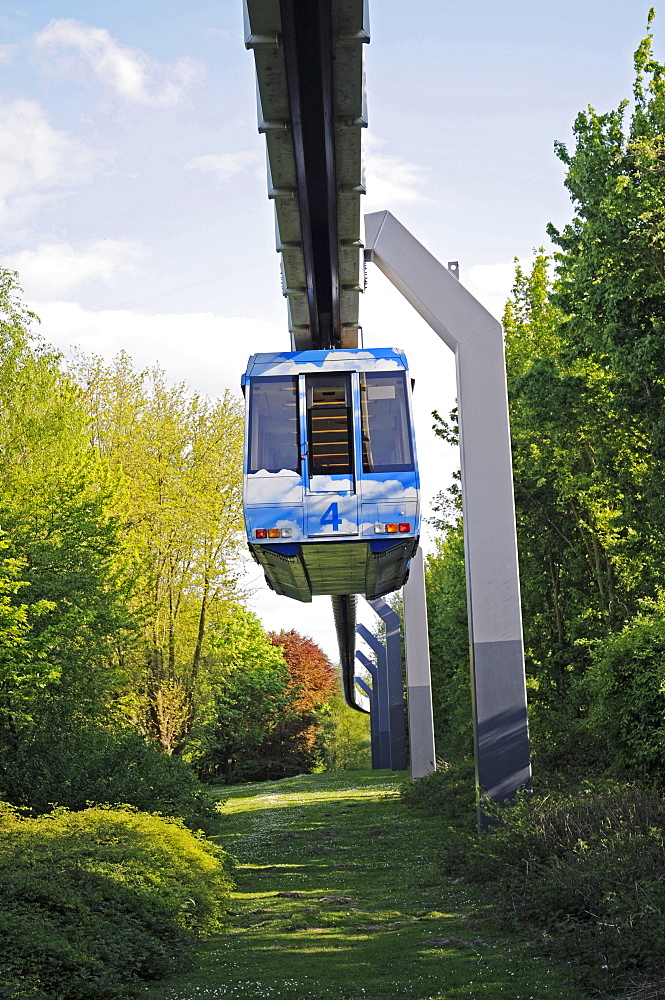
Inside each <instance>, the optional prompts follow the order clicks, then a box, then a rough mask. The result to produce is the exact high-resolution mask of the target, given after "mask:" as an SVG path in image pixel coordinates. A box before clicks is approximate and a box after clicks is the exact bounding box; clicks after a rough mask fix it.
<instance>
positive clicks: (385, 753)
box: [356, 625, 390, 770]
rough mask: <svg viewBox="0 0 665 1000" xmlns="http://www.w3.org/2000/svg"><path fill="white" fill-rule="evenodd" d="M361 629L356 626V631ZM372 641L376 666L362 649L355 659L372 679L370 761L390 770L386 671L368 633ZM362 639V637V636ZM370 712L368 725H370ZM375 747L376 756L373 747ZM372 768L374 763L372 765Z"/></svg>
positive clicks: (379, 652)
mask: <svg viewBox="0 0 665 1000" xmlns="http://www.w3.org/2000/svg"><path fill="white" fill-rule="evenodd" d="M361 628H363V626H362V625H358V631H359V630H360V629H361ZM368 634H369V635H370V636H371V638H372V640H373V641H374V642H376V643H377V645H378V646H379V650H378V651H376V658H377V661H378V662H377V665H376V666H375V665H374V664H373V663H372V661H371V660H370V659H369V657H368V656H365V654H364V653H363V651H362V649H357V650H356V659H357V660H358V661H359V662H360V663H362V665H363V667H364V668H365V669H366V670H367V671H368V672H369V674H370V676H371V678H372V689H373V691H374V694H373V700H372V708H375V709H376V729H375V730H374V733H375V737H376V743H375V744H374V743H373V744H372V761H374V758H376V761H377V764H376V766H377V767H378V769H379V770H384V769H385V770H390V717H389V715H388V686H387V684H386V671H385V666H384V664H383V663H382V653H383V646H382V645H381V643H380V642H378V640H375V639H374V636H373V635H371V633H368ZM363 638H364V636H363ZM371 715H372V713H371V711H370V724H371ZM375 745H376V748H377V750H376V754H375V753H374V746H375ZM372 767H374V763H372Z"/></svg>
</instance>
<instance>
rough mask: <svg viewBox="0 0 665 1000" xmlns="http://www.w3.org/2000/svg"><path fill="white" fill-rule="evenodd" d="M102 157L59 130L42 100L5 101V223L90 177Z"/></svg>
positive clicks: (1, 113)
mask: <svg viewBox="0 0 665 1000" xmlns="http://www.w3.org/2000/svg"><path fill="white" fill-rule="evenodd" d="M96 159H97V156H96V154H95V153H93V152H92V151H91V150H89V149H87V148H86V147H85V146H84V145H83V143H81V142H79V141H78V140H76V139H73V138H72V137H71V136H69V135H68V134H67V132H62V131H58V130H57V129H54V128H53V127H52V126H51V125H50V124H49V122H48V121H47V119H46V116H45V115H44V112H43V110H42V108H41V107H40V105H39V104H38V103H37V102H36V101H29V100H24V99H19V100H12V101H8V100H3V99H2V98H1V97H0V221H3V222H7V221H9V222H15V221H17V220H19V219H22V218H25V216H27V215H29V214H30V213H31V212H33V211H34V210H35V209H36V208H38V207H39V205H40V204H42V203H43V202H45V201H49V200H51V199H52V198H53V196H54V189H57V188H66V187H71V186H72V185H75V184H80V183H82V182H84V181H87V180H89V179H90V177H91V175H92V169H93V167H94V165H95V162H96Z"/></svg>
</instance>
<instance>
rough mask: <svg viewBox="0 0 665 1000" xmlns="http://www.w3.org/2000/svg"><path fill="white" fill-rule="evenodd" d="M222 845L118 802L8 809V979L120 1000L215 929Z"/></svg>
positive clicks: (83, 999)
mask: <svg viewBox="0 0 665 1000" xmlns="http://www.w3.org/2000/svg"><path fill="white" fill-rule="evenodd" d="M230 888H231V886H230V880H229V877H228V875H227V874H226V873H225V870H224V863H223V855H222V853H221V851H219V850H218V849H216V848H214V847H212V846H211V845H210V844H209V843H208V842H206V841H205V840H203V839H201V838H199V837H196V836H195V835H194V834H192V833H191V832H190V831H188V830H186V829H185V828H184V827H183V826H182V825H180V824H179V823H178V822H177V821H176V820H167V819H164V818H162V817H160V816H151V815H147V814H144V813H134V812H132V811H129V810H120V809H99V808H96V809H86V810H84V811H82V812H78V813H72V812H68V811H67V810H64V809H59V810H57V811H56V812H55V813H52V814H51V815H49V816H42V817H40V818H39V819H21V818H19V816H18V815H17V814H16V813H13V812H12V811H11V810H5V811H4V812H3V813H2V814H1V815H0V897H1V898H2V901H3V906H2V911H1V912H0V976H1V981H2V984H3V986H4V987H5V989H9V988H10V987H12V986H13V985H14V984H16V989H15V992H14V993H13V994H12V993H11V992H10V993H9V994H7V993H5V995H9V996H12V995H13V996H14V997H17V998H18V997H23V996H25V997H33V998H40V1000H41V998H42V997H49V998H53V1000H116V998H117V1000H124V998H126V997H127V996H129V995H135V989H136V987H138V985H139V984H140V983H141V982H144V981H146V980H151V979H158V978H161V977H163V976H164V975H166V974H167V973H168V972H170V971H173V970H174V969H176V968H178V967H179V966H181V965H182V964H183V963H184V962H186V961H187V960H188V958H189V957H190V953H191V948H192V944H193V941H194V940H195V938H196V936H197V935H199V934H201V933H208V932H211V931H215V930H217V929H219V927H220V926H221V923H222V919H223V915H224V909H225V907H226V905H227V901H228V897H229V893H230Z"/></svg>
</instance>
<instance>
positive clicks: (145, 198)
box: [0, 0, 665, 659]
mask: <svg viewBox="0 0 665 1000" xmlns="http://www.w3.org/2000/svg"><path fill="white" fill-rule="evenodd" d="M648 8H649V3H648V2H642V0H557V2H556V3H554V2H552V0H503V2H501V3H497V2H496V0H409V2H408V3H405V2H404V0H370V27H371V36H372V40H371V43H370V45H369V46H367V50H366V71H367V98H368V110H369V122H370V124H369V128H368V129H367V130H366V134H365V136H364V155H365V163H366V182H367V196H366V198H365V199H364V210H365V211H377V210H381V209H389V210H390V211H391V212H392V213H393V214H394V215H396V216H397V217H398V218H399V219H400V221H401V222H402V223H404V225H406V226H407V228H408V229H410V230H411V232H412V233H413V234H414V235H415V236H416V237H417V238H418V239H419V240H420V241H421V242H422V243H423V244H424V245H425V246H426V247H427V248H428V249H429V250H431V252H432V253H433V254H434V255H435V256H436V257H438V259H439V260H441V261H442V262H443V263H444V264H445V263H447V262H448V261H449V260H459V262H460V277H461V280H462V282H463V283H464V284H465V285H466V286H467V288H468V289H469V290H470V291H471V292H473V294H474V295H476V296H477V297H478V298H479V299H480V301H481V302H482V303H483V304H484V305H485V306H486V307H487V308H488V309H489V310H490V311H491V312H493V313H494V314H495V315H496V316H497V317H499V318H500V316H501V313H502V310H503V305H504V303H505V299H506V296H507V295H508V294H509V292H510V287H511V282H512V276H513V273H514V260H515V258H518V259H519V260H520V261H522V262H523V263H524V264H528V262H529V261H530V260H531V258H532V255H533V251H534V249H536V248H538V247H540V246H545V247H546V248H549V247H550V244H549V240H548V238H547V236H546V225H547V223H548V222H552V223H554V225H555V226H557V227H559V228H560V227H561V226H563V225H565V223H566V222H567V221H569V219H570V218H571V214H572V206H571V203H570V200H569V197H568V194H567V192H566V190H565V188H564V185H563V181H564V168H563V165H562V164H561V163H560V161H559V160H558V159H557V158H556V156H555V155H554V151H553V144H554V141H555V140H559V141H563V142H564V143H567V144H569V145H570V144H571V143H572V131H571V128H572V124H573V122H574V119H575V116H576V115H577V113H578V112H579V111H581V110H584V109H585V108H586V107H587V106H588V105H591V106H592V107H594V108H595V109H596V110H598V111H606V110H610V109H612V108H615V107H616V106H617V105H618V104H619V102H620V101H621V100H622V99H624V98H630V96H631V91H632V79H633V70H632V53H633V51H634V50H635V48H636V47H637V44H638V42H639V40H640V39H641V38H642V37H643V36H644V34H645V24H646V18H647V13H648ZM655 52H656V55H657V56H659V57H660V58H665V12H664V13H663V20H662V21H661V20H660V19H659V18H658V17H657V18H656V22H655ZM0 264H2V265H3V266H5V267H9V268H12V269H14V270H17V271H18V272H19V275H20V278H21V283H22V285H23V288H24V290H25V298H26V301H27V303H28V305H29V306H30V308H31V309H33V310H34V311H35V312H36V313H37V314H38V315H39V316H40V318H41V321H42V322H41V333H42V335H43V337H44V338H45V340H46V341H47V342H49V343H50V344H52V345H54V346H55V347H57V348H59V349H61V350H62V351H63V352H64V353H65V355H69V354H70V353H71V352H72V351H73V350H75V349H78V350H82V351H84V352H86V353H95V354H98V355H101V356H103V357H105V358H107V359H109V360H110V359H112V358H113V357H114V356H115V355H116V354H117V353H118V352H119V351H121V350H126V351H127V352H128V353H129V354H130V355H131V356H132V358H133V359H134V361H135V364H136V366H137V367H145V366H152V365H154V364H159V365H160V366H161V367H162V368H163V369H164V371H165V372H166V374H167V375H168V377H169V378H170V379H172V380H173V381H178V382H180V381H184V382H186V383H187V384H188V385H189V386H190V387H191V389H192V390H193V391H196V392H200V393H203V394H206V395H209V396H210V397H211V398H215V397H216V396H218V395H221V394H222V393H223V392H224V390H225V389H230V390H232V391H233V392H235V393H238V394H239V380H240V376H241V374H242V372H243V371H244V369H245V367H246V363H247V358H248V356H249V355H250V354H253V353H255V352H258V351H274V350H288V349H289V335H288V330H287V326H286V303H285V300H284V299H283V298H282V295H281V286H280V277H279V258H278V255H277V253H276V252H275V242H274V221H273V210H272V205H271V204H270V203H269V202H268V198H267V191H266V176H265V150H264V140H263V137H262V136H259V135H258V133H257V128H256V96H255V75H254V60H253V57H252V54H251V53H250V52H248V51H246V50H245V48H244V39H243V20H242V2H241V0H218V2H217V3H211V2H210V0H187V3H183V2H182V0H181V2H178V3H176V2H174V0H141V3H136V0H131V2H130V0H113V3H110V2H106V0H94V2H93V0H69V2H68V0H25V2H16V3H12V2H4V0H1V2H0ZM360 318H361V323H362V326H363V335H364V344H365V345H366V346H386V347H400V348H403V349H404V350H405V351H406V353H407V356H408V358H409V362H410V368H411V374H412V375H413V376H414V377H415V380H416V385H415V395H414V405H415V412H416V418H415V419H416V433H417V438H418V451H419V459H420V465H421V472H422V481H423V497H424V507H425V509H424V513H425V516H428V515H430V514H431V500H432V497H433V496H435V495H436V493H437V492H438V491H439V490H442V489H445V487H446V486H447V484H448V483H449V481H450V477H451V474H452V472H453V471H454V469H455V468H456V465H457V456H456V454H455V451H454V449H452V448H451V447H449V446H447V445H445V444H444V443H443V442H442V441H441V440H440V439H439V438H436V437H435V435H434V434H433V432H432V429H431V425H432V420H431V416H430V414H431V411H432V410H434V409H437V410H438V411H440V412H441V413H442V414H447V413H448V412H449V411H450V409H451V407H452V406H454V402H455V389H454V362H453V359H452V355H451V354H450V352H449V351H448V349H447V348H446V347H445V346H444V345H443V344H442V343H441V342H440V341H438V340H437V338H436V336H435V334H434V333H433V332H432V331H431V330H430V329H429V328H428V327H427V326H426V325H425V323H424V322H423V321H422V320H421V319H420V318H419V317H418V316H417V315H416V314H415V313H414V312H413V310H412V309H411V308H410V307H409V306H408V305H407V304H406V303H405V302H404V300H403V299H401V297H400V295H399V293H398V292H396V291H395V289H393V288H392V287H391V285H390V284H389V283H388V281H387V280H386V279H385V278H384V277H383V276H382V275H381V274H380V273H379V271H378V269H377V268H375V267H374V266H372V265H370V266H369V267H368V288H367V291H366V292H365V294H364V296H363V297H362V300H361V317H360ZM434 536H435V531H434V530H433V529H431V528H428V529H427V531H426V534H425V538H424V545H425V550H426V551H432V549H433V546H434ZM246 582H247V585H248V586H249V587H250V589H252V591H253V593H252V596H251V599H250V605H251V607H252V608H253V609H254V610H255V611H256V612H257V614H259V616H260V617H261V619H262V621H263V623H264V625H265V627H266V628H268V629H275V630H279V629H282V628H284V629H290V628H295V629H297V630H298V631H299V632H301V633H303V634H306V635H310V636H311V637H312V638H313V639H314V640H315V641H316V642H318V643H319V644H320V645H321V646H322V647H323V648H324V650H325V651H326V652H327V653H328V654H329V655H330V656H331V657H333V658H335V659H336V657H337V652H336V642H335V634H334V627H333V622H332V614H331V612H330V605H329V600H328V599H327V598H316V599H315V600H314V602H313V603H312V605H303V604H300V603H298V602H295V601H291V600H289V599H288V598H278V597H276V596H275V595H272V594H271V593H270V592H269V591H268V590H267V588H266V587H265V585H264V584H263V583H262V582H261V580H260V579H259V578H258V577H257V576H256V573H255V572H254V571H253V570H252V569H251V568H250V569H249V575H248V577H247V579H246ZM359 604H360V609H359V610H360V618H361V620H363V621H365V622H366V623H367V624H368V625H369V626H370V627H371V626H373V624H374V622H375V619H374V615H373V612H372V611H371V609H369V608H367V607H366V606H365V604H364V601H363V600H362V599H360V602H359Z"/></svg>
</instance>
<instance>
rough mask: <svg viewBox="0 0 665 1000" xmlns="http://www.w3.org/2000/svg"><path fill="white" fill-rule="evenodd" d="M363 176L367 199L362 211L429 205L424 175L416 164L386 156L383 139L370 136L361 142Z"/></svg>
mask: <svg viewBox="0 0 665 1000" xmlns="http://www.w3.org/2000/svg"><path fill="white" fill-rule="evenodd" d="M364 146H365V174H366V188H367V196H366V198H365V204H364V211H366V212H367V211H373V210H374V209H382V208H386V207H389V206H393V205H395V204H405V203H407V202H410V203H412V202H417V201H420V202H422V201H429V198H428V197H427V196H426V194H425V192H424V188H425V185H426V183H427V171H426V170H425V168H424V167H421V166H420V164H418V163H414V162H412V161H411V160H406V159H404V157H401V156H391V155H390V154H389V153H386V152H385V150H384V147H385V146H386V141H385V139H379V138H378V137H377V136H375V135H373V134H372V133H371V132H370V133H368V134H367V136H366V139H365V144H364Z"/></svg>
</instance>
